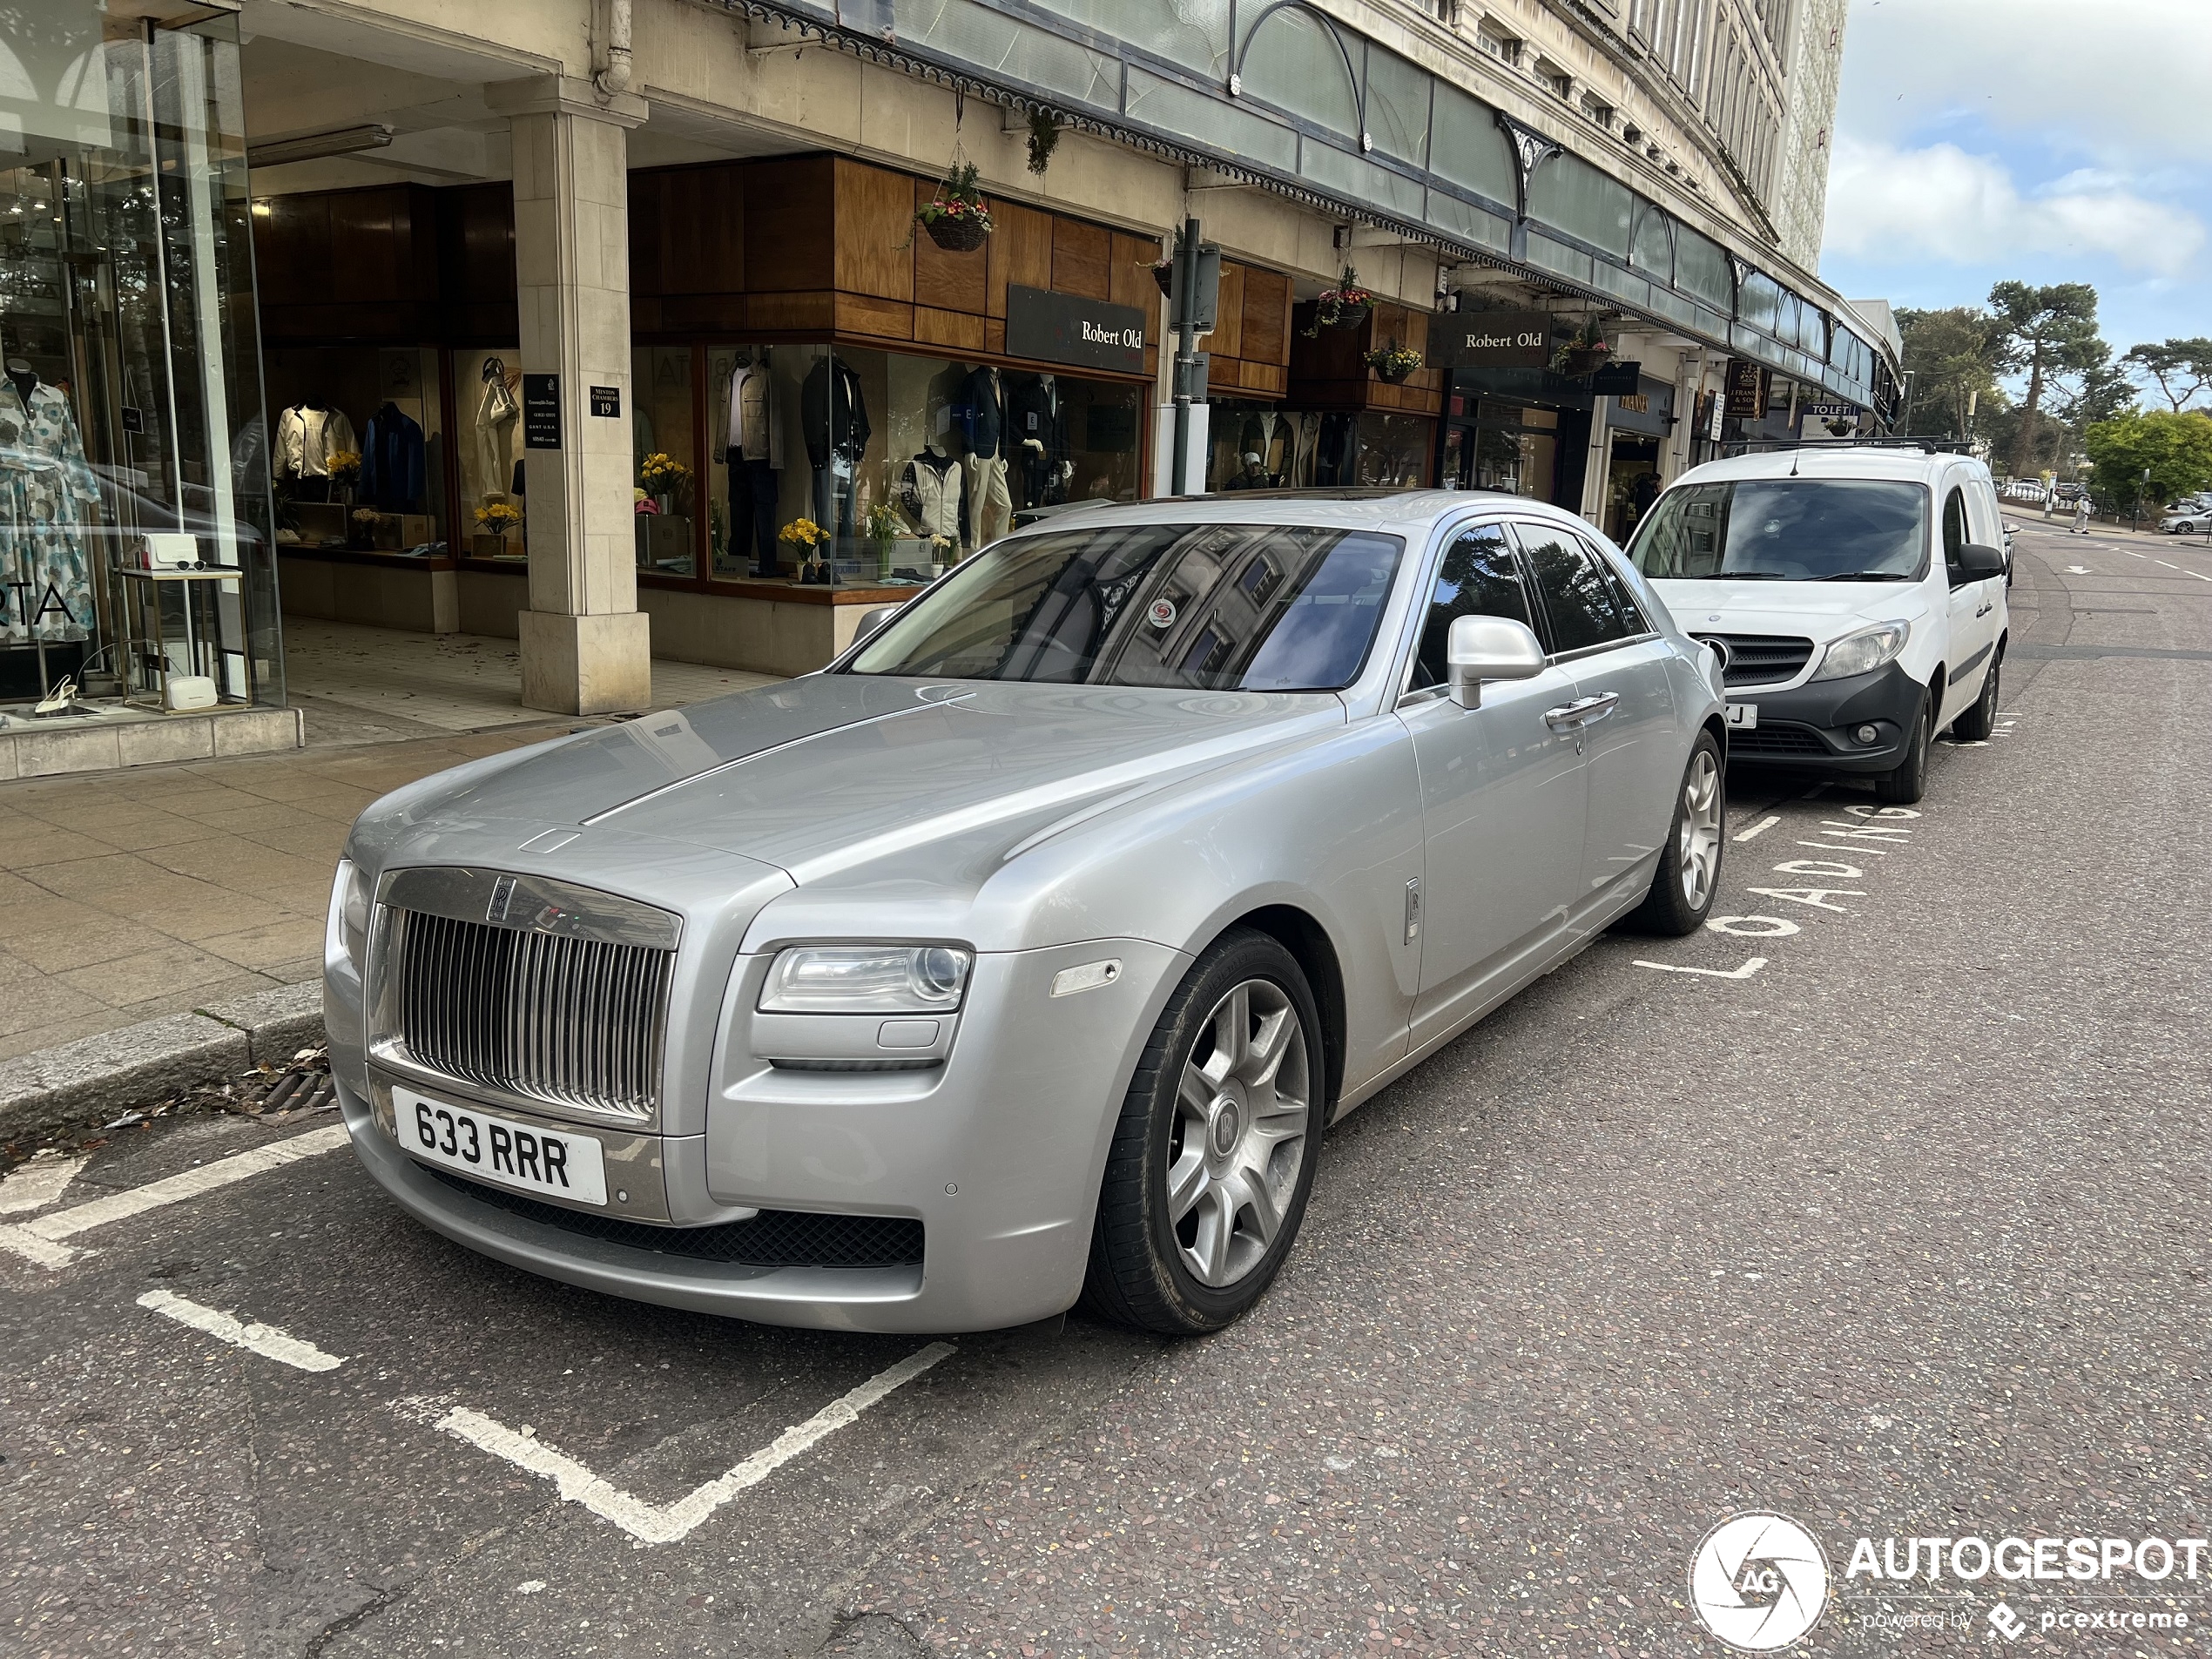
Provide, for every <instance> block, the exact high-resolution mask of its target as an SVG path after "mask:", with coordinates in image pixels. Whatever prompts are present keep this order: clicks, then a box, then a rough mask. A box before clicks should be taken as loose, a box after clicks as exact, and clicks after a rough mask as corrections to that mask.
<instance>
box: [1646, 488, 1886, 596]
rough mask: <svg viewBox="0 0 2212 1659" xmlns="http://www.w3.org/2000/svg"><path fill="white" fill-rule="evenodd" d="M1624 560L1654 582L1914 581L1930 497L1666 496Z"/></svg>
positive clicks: (1832, 493)
mask: <svg viewBox="0 0 2212 1659" xmlns="http://www.w3.org/2000/svg"><path fill="white" fill-rule="evenodd" d="M1629 558H1630V559H1632V560H1634V561H1635V567H1636V569H1637V570H1641V571H1642V572H1643V573H1644V575H1646V576H1647V577H1650V578H1651V579H1652V580H1653V581H1655V582H1700V581H1705V582H1712V581H1723V582H1914V581H1918V580H1919V578H1920V577H1922V576H1923V575H1925V573H1926V570H1927V561H1928V492H1927V491H1926V490H1925V489H1922V488H1921V487H1920V486H1919V484H1906V483H1895V482H1888V481H1886V480H1882V479H1875V478H1745V479H1738V480H1735V481H1732V482H1727V483H1713V484H1690V485H1688V486H1685V487H1683V488H1681V489H1670V490H1669V491H1668V492H1667V493H1666V494H1665V495H1663V496H1661V497H1660V498H1659V501H1658V504H1657V505H1656V506H1655V507H1654V508H1653V509H1651V511H1650V512H1649V513H1648V514H1646V515H1645V516H1644V521H1643V523H1642V524H1640V525H1638V526H1637V527H1636V534H1635V541H1634V542H1633V543H1631V544H1630V546H1629Z"/></svg>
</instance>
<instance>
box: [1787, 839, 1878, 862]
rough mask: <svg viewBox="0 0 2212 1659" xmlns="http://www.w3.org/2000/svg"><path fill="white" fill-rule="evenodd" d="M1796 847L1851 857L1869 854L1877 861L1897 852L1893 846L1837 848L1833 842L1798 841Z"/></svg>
mask: <svg viewBox="0 0 2212 1659" xmlns="http://www.w3.org/2000/svg"><path fill="white" fill-rule="evenodd" d="M1797 845H1798V846H1817V847H1818V848H1819V849H1820V850H1821V851H1822V852H1824V853H1851V855H1852V856H1853V857H1857V856H1858V854H1859V853H1872V854H1873V855H1874V856H1875V857H1876V858H1878V859H1885V858H1887V857H1889V855H1890V854H1891V853H1894V852H1896V851H1897V849H1896V848H1895V847H1893V846H1837V845H1836V844H1835V842H1833V841H1799V842H1798V843H1797Z"/></svg>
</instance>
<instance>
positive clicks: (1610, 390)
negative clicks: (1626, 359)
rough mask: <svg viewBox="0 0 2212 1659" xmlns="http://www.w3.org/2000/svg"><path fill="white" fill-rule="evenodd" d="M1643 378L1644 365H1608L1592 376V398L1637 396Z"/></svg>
mask: <svg viewBox="0 0 2212 1659" xmlns="http://www.w3.org/2000/svg"><path fill="white" fill-rule="evenodd" d="M1642 378H1643V365H1642V363H1608V364H1607V365H1606V366H1605V367H1604V368H1601V369H1600V370H1598V371H1597V373H1596V374H1593V375H1591V376H1590V395H1591V396H1592V397H1627V396H1632V395H1635V391H1636V388H1638V386H1639V385H1640V384H1641V383H1642Z"/></svg>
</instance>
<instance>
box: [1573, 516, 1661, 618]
mask: <svg viewBox="0 0 2212 1659" xmlns="http://www.w3.org/2000/svg"><path fill="white" fill-rule="evenodd" d="M1582 550H1583V551H1584V552H1585V553H1587V554H1588V555H1589V556H1590V558H1591V560H1592V562H1593V563H1595V564H1596V566H1597V568H1598V570H1599V572H1600V574H1602V576H1603V577H1605V585H1606V589H1607V590H1608V592H1610V593H1611V594H1612V596H1613V604H1614V605H1615V608H1616V609H1618V610H1619V611H1620V613H1621V621H1622V624H1624V625H1625V626H1626V628H1627V630H1628V631H1629V633H1631V634H1649V633H1655V632H1656V631H1657V630H1656V629H1655V628H1653V627H1652V625H1651V619H1650V618H1649V617H1646V616H1645V615H1644V614H1643V608H1642V606H1641V605H1639V604H1636V597H1635V594H1634V593H1632V592H1630V591H1629V584H1628V583H1627V582H1626V581H1624V580H1623V579H1622V576H1621V573H1620V571H1619V570H1615V568H1614V565H1613V561H1612V560H1611V559H1608V558H1607V557H1606V556H1605V555H1604V553H1603V552H1602V550H1600V549H1599V548H1598V547H1597V546H1596V545H1595V543H1592V542H1591V541H1590V540H1589V538H1588V536H1585V537H1583V538H1582Z"/></svg>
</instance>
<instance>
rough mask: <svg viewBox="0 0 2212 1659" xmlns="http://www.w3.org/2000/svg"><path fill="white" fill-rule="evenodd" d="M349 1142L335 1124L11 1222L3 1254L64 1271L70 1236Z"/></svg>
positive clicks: (73, 1255) (0, 1243) (1, 1244)
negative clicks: (103, 1196)
mask: <svg viewBox="0 0 2212 1659" xmlns="http://www.w3.org/2000/svg"><path fill="white" fill-rule="evenodd" d="M345 1144H346V1126H345V1125H344V1124H343V1123H333V1124H330V1125H329V1126H328V1127H327V1128H324V1129H316V1130H308V1131H307V1133H306V1134H305V1135H294V1136H292V1137H291V1138H290V1139H289V1140H283V1141H273V1142H271V1143H269V1144H268V1145H266V1146H257V1147H254V1148H253V1149H251V1150H247V1151H244V1152H235V1153H233V1154H232V1155H231V1156H230V1157H226V1158H218V1159H216V1160H215V1162H214V1163H204V1164H202V1165H201V1166H200V1167H199V1168H198V1169H196V1170H185V1172H184V1173H183V1174H181V1175H172V1176H171V1177H168V1178H167V1179H166V1180H162V1181H152V1182H149V1183H147V1184H145V1186H142V1187H132V1189H131V1190H129V1191H127V1192H115V1193H111V1194H109V1195H108V1196H107V1197H105V1198H95V1199H93V1200H92V1201H91V1203H90V1204H74V1205H72V1206H71V1207H70V1208H69V1209H67V1210H59V1211H55V1212H54V1213H53V1214H52V1215H50V1216H40V1217H38V1218H37V1220H35V1221H25V1222H17V1223H11V1224H8V1225H5V1226H0V1250H9V1251H14V1252H15V1253H16V1254H17V1255H18V1256H21V1257H23V1258H25V1259H26V1260H29V1261H34V1262H37V1264H39V1265H40V1266H41V1267H66V1266H68V1265H69V1264H71V1262H73V1261H75V1260H76V1259H77V1258H78V1255H80V1254H81V1253H82V1252H81V1251H79V1250H78V1249H76V1248H73V1247H71V1246H70V1245H67V1244H62V1243H61V1242H60V1241H61V1240H62V1239H64V1238H74V1237H76V1236H77V1235H78V1233H81V1232H84V1231H89V1230H90V1229H91V1228H94V1227H105V1226H106V1225H107V1224H109V1223H111V1222H116V1221H125V1220H128V1219H129V1218H130V1217H132V1216H141V1215H144V1214H145V1212H146V1211H149V1210H159V1209H161V1208H162V1207H163V1206H165V1205H167V1204H182V1203H184V1202H185V1199H187V1198H197V1197H202V1196H203V1195H205V1194H206V1193H210V1192H216V1191H219V1190H221V1189H223V1188H224V1187H226V1186H229V1185H230V1184H232V1183H233V1182H235V1181H243V1180H245V1179H246V1177H248V1176H255V1175H260V1174H261V1173H262V1172H263V1171H264V1170H280V1169H282V1168H283V1167H284V1166H285V1165H286V1164H287V1163H298V1162H299V1161H300V1159H301V1158H311V1157H314V1156H316V1154H318V1153H321V1152H329V1151H334V1150H336V1149H338V1148H339V1147H341V1146H343V1145H345Z"/></svg>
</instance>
